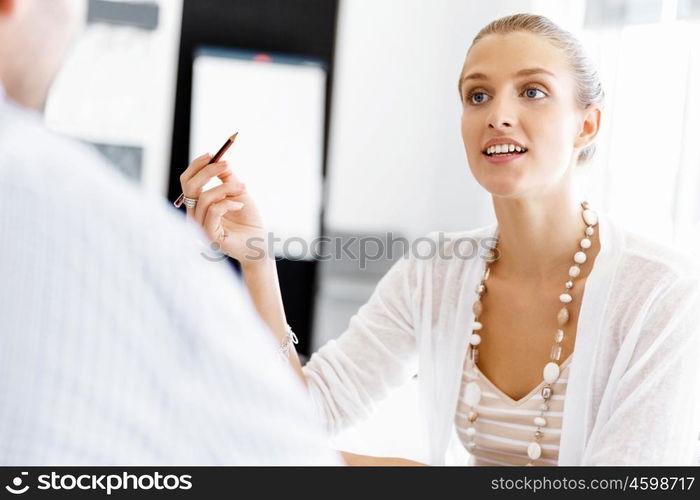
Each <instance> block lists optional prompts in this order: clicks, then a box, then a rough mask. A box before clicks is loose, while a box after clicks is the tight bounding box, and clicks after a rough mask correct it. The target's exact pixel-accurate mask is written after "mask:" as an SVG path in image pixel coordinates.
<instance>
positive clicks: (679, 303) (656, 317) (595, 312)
mask: <svg viewBox="0 0 700 500" xmlns="http://www.w3.org/2000/svg"><path fill="white" fill-rule="evenodd" d="M597 230H598V231H599V232H600V240H601V250H600V252H599V254H598V256H597V257H596V260H595V262H594V266H593V269H592V271H591V273H590V275H589V277H588V279H587V282H586V285H585V288H584V295H583V299H582V304H581V310H580V313H579V320H578V329H577V335H576V342H575V346H574V353H573V359H572V363H571V369H570V375H569V381H568V389H567V392H566V399H565V407H564V416H563V423H562V432H561V441H560V451H559V465H614V464H629V465H647V464H648V465H661V464H667V465H673V464H692V463H694V462H695V460H696V459H695V458H694V453H695V447H696V444H697V442H698V430H699V429H700V363H699V361H700V273H699V272H698V267H697V266H696V265H695V263H694V262H693V261H692V260H691V259H690V258H689V256H687V255H685V254H682V253H680V252H678V251H675V250H673V249H670V248H668V247H666V246H663V245H660V244H658V243H655V242H652V241H650V240H647V239H645V238H643V237H641V236H639V235H637V234H635V233H631V232H629V231H626V230H623V229H622V228H621V227H619V225H618V224H617V223H614V222H613V220H612V219H611V218H610V217H609V216H607V215H605V214H600V222H599V224H598V226H597ZM497 231H498V226H497V225H496V224H493V225H491V226H488V227H485V228H480V229H476V230H472V231H466V232H460V233H448V236H449V239H450V240H451V242H447V243H444V242H443V243H442V244H437V243H438V242H437V240H436V238H435V235H430V236H431V238H432V239H433V241H435V242H436V247H437V248H441V249H442V250H443V252H444V253H445V255H446V256H447V257H448V258H441V257H440V256H437V255H435V256H434V257H432V258H427V259H426V258H423V259H421V258H418V257H417V256H416V252H411V255H409V256H408V257H406V258H402V259H400V260H399V261H398V262H397V263H396V264H395V265H394V266H393V267H392V268H391V269H390V271H389V272H388V273H387V274H386V275H385V276H384V277H383V278H382V280H381V281H380V282H379V284H378V285H377V288H376V290H375V291H374V293H373V295H372V297H371V298H370V299H369V301H368V302H367V303H366V304H364V305H363V306H362V307H361V308H360V310H359V311H358V312H357V314H356V315H354V316H353V317H352V319H351V320H350V324H349V326H348V329H347V330H346V331H345V332H344V333H343V334H342V335H341V336H340V337H339V338H338V339H336V340H331V341H329V342H328V343H327V344H325V345H324V346H323V347H321V349H319V351H318V352H316V353H314V354H313V355H312V357H311V359H310V360H309V362H308V363H307V364H306V366H305V367H304V373H305V375H306V377H307V378H308V380H309V390H310V392H311V394H312V397H313V400H314V403H315V405H316V410H317V411H318V412H319V414H320V415H321V416H322V418H323V420H324V421H325V422H326V424H327V427H328V430H329V431H330V432H331V433H337V432H339V431H340V430H342V429H343V428H345V427H347V426H348V425H351V424H353V423H355V422H357V421H359V420H361V419H363V418H365V417H366V416H368V415H369V413H370V411H371V410H372V409H373V406H374V403H376V402H377V401H379V400H381V399H382V398H384V397H385V396H386V395H387V393H388V391H389V390H391V389H392V388H395V387H397V386H399V385H401V384H403V383H405V382H406V381H407V380H409V379H410V377H411V376H413V375H414V374H416V373H417V374H418V383H419V392H420V399H421V406H422V408H423V412H422V413H423V422H424V424H425V425H424V428H425V432H426V433H427V435H426V437H427V441H426V442H427V443H428V450H426V454H425V457H424V459H425V461H427V462H428V463H430V464H453V463H468V457H469V455H468V454H467V453H466V451H464V449H463V447H461V445H460V444H459V441H458V438H457V437H456V432H455V427H454V412H455V409H456V406H457V398H458V391H459V382H460V375H461V373H462V367H463V361H464V356H465V354H466V352H467V345H468V341H467V339H468V335H469V334H470V333H471V323H472V321H473V319H474V314H473V313H472V311H471V306H472V304H473V302H474V300H475V299H476V292H475V288H476V285H477V284H478V282H479V280H480V278H481V276H482V274H483V271H484V264H485V262H484V260H483V259H482V258H479V257H476V256H475V257H473V258H469V259H465V258H463V257H459V256H454V249H455V248H458V249H459V254H458V255H461V256H464V255H466V254H467V253H468V250H469V248H470V246H469V244H468V243H462V244H461V245H460V246H459V247H455V240H457V239H458V238H473V239H474V241H477V242H480V244H479V247H478V248H479V256H481V255H483V248H484V247H483V246H482V244H484V243H485V242H484V241H483V239H484V238H489V237H493V236H495V235H496V234H497ZM421 255H426V253H425V252H423V253H421ZM445 255H443V257H445ZM449 256H452V257H451V258H449ZM397 418H400V415H397Z"/></svg>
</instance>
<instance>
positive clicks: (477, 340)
mask: <svg viewBox="0 0 700 500" xmlns="http://www.w3.org/2000/svg"><path fill="white" fill-rule="evenodd" d="M469 343H470V344H471V345H479V344H481V335H479V334H478V333H472V335H471V337H469Z"/></svg>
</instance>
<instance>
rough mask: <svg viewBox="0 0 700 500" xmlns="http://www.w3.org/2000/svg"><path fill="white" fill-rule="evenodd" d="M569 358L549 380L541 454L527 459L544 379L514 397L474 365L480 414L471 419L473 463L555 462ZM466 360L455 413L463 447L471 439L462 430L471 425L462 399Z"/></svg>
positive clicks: (465, 380)
mask: <svg viewBox="0 0 700 500" xmlns="http://www.w3.org/2000/svg"><path fill="white" fill-rule="evenodd" d="M571 358H572V355H570V356H569V357H568V358H567V359H566V360H565V361H564V362H563V363H562V364H561V374H560V375H559V378H558V379H557V381H556V382H555V383H554V384H552V393H553V395H552V397H551V398H550V400H549V410H547V411H546V412H545V413H544V418H545V419H547V426H546V427H545V428H544V429H543V432H544V436H543V437H542V439H541V440H540V441H539V442H540V445H541V446H542V455H541V456H540V458H538V459H537V460H530V458H529V457H528V456H527V446H528V444H530V443H531V442H532V441H533V440H534V433H535V430H536V426H535V424H534V423H533V421H532V419H533V418H534V417H536V416H538V415H539V414H540V410H539V407H540V405H541V404H542V398H541V396H540V392H541V390H542V386H543V385H544V380H542V382H540V383H539V384H538V385H537V387H535V388H534V389H532V391H530V393H529V394H527V395H526V396H524V397H523V398H522V399H520V400H518V401H516V400H514V399H512V398H511V397H509V396H508V395H506V394H505V393H504V392H503V391H501V390H500V389H499V388H498V387H496V386H495V385H494V384H493V383H492V382H491V381H490V380H489V379H488V378H487V377H486V376H485V375H484V374H483V373H482V372H481V370H479V367H478V366H476V367H475V368H476V370H475V374H476V382H477V383H478V384H479V387H480V388H481V400H480V401H479V404H478V405H477V406H476V412H477V413H478V414H479V417H478V419H477V420H476V422H474V427H475V429H476V434H475V436H474V441H475V442H476V448H474V450H473V451H472V452H471V453H472V455H474V465H519V466H522V465H525V464H527V463H528V462H530V461H531V462H532V463H533V465H548V466H554V465H557V461H558V457H559V438H560V435H561V422H562V415H563V409H564V394H565V391H566V384H567V380H568V373H569V365H570V363H571ZM468 363H469V361H468V360H467V363H465V370H464V372H463V375H462V384H461V389H460V397H459V401H458V405H457V414H456V416H455V424H456V426H457V434H458V435H459V439H460V441H461V442H462V444H463V445H465V447H466V444H467V443H468V442H469V441H470V440H471V438H470V437H469V436H467V435H466V432H465V431H466V429H467V428H468V427H470V425H471V424H470V423H469V421H468V420H467V415H468V414H469V405H467V403H466V402H465V401H464V390H465V387H466V385H467V383H468V382H470V381H471V379H470V378H469V376H468V371H467V370H468V368H467V364H468Z"/></svg>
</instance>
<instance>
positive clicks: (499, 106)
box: [488, 100, 516, 129]
mask: <svg viewBox="0 0 700 500" xmlns="http://www.w3.org/2000/svg"><path fill="white" fill-rule="evenodd" d="M494 101H495V102H494V103H493V105H492V106H491V113H490V114H489V116H488V126H489V128H495V129H499V128H510V127H512V126H514V125H515V123H516V119H515V116H514V115H513V112H512V111H513V106H512V105H509V103H507V102H505V100H500V101H499V100H494Z"/></svg>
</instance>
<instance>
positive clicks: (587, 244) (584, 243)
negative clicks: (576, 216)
mask: <svg viewBox="0 0 700 500" xmlns="http://www.w3.org/2000/svg"><path fill="white" fill-rule="evenodd" d="M581 248H591V240H589V239H588V238H583V239H582V240H581Z"/></svg>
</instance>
